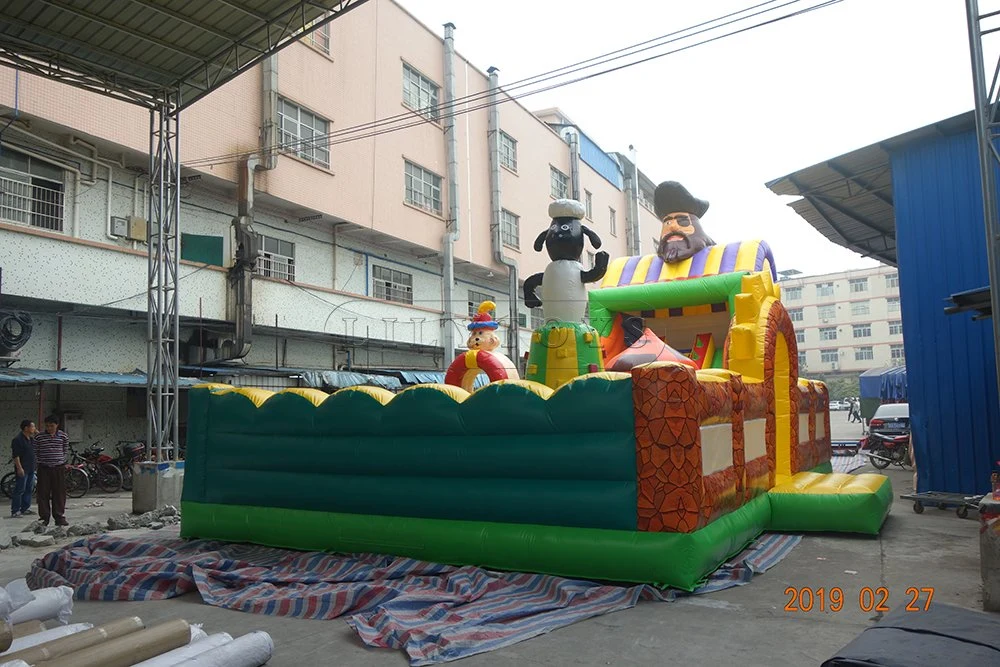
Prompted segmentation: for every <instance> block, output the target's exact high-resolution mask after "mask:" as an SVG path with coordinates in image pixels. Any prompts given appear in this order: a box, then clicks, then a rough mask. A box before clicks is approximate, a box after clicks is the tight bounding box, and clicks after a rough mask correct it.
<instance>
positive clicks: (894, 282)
mask: <svg viewBox="0 0 1000 667" xmlns="http://www.w3.org/2000/svg"><path fill="white" fill-rule="evenodd" d="M885 288H886V289H898V288H899V274H898V273H887V274H886V275H885Z"/></svg>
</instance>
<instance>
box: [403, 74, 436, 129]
mask: <svg viewBox="0 0 1000 667" xmlns="http://www.w3.org/2000/svg"><path fill="white" fill-rule="evenodd" d="M440 90H441V88H440V87H439V86H438V85H437V84H436V83H434V82H433V81H431V80H430V79H428V78H427V77H426V76H424V75H423V74H421V73H420V72H418V71H417V70H415V69H413V68H412V67H410V66H409V65H407V64H406V63H403V104H405V105H406V106H408V107H409V108H411V109H413V110H414V111H418V112H420V113H421V114H423V116H424V117H425V118H427V120H433V121H437V120H438V118H439V117H440V113H441V112H440V109H438V93H439V91H440Z"/></svg>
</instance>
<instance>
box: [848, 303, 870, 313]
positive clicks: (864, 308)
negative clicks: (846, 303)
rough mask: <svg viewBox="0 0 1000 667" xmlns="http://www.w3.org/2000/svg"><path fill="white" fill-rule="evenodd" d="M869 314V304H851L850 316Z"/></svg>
mask: <svg viewBox="0 0 1000 667" xmlns="http://www.w3.org/2000/svg"><path fill="white" fill-rule="evenodd" d="M871 312H872V309H871V303H870V302H868V301H855V302H854V303H852V304H851V315H870V314H871Z"/></svg>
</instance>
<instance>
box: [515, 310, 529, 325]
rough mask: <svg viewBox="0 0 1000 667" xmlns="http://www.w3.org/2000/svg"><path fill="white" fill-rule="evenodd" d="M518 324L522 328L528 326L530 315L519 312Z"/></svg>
mask: <svg viewBox="0 0 1000 667" xmlns="http://www.w3.org/2000/svg"><path fill="white" fill-rule="evenodd" d="M517 326H519V327H521V328H522V329H523V328H525V327H526V326H528V316H527V315H525V314H524V313H518V314H517Z"/></svg>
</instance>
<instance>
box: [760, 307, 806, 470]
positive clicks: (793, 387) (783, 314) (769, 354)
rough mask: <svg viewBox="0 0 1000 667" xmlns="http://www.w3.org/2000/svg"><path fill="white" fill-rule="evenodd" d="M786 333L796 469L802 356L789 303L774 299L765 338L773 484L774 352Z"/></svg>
mask: <svg viewBox="0 0 1000 667" xmlns="http://www.w3.org/2000/svg"><path fill="white" fill-rule="evenodd" d="M779 335H781V336H784V337H785V342H786V344H787V346H788V355H789V369H788V370H789V375H790V386H789V387H788V394H789V400H790V401H791V414H792V417H793V418H792V419H791V420H790V424H789V426H790V428H791V434H790V444H791V448H790V449H791V452H790V456H791V461H790V462H791V469H792V470H796V459H797V458H798V455H797V454H798V447H796V446H795V443H797V442H798V438H799V420H798V414H799V387H798V381H799V357H798V354H797V349H798V348H797V347H796V344H795V327H794V326H792V320H791V319H790V318H789V317H788V311H786V310H785V307H784V306H782V305H781V302H780V301H774V302H772V303H771V307H770V308H769V309H768V312H767V331H766V333H765V338H764V378H765V381H764V389H765V392H766V394H767V424H766V426H765V434H766V436H765V437H766V439H767V457H768V459H769V460H770V461H771V472H770V486H774V473H775V469H774V462H775V457H776V452H775V446H776V442H777V441H776V436H775V434H776V430H777V421H776V418H775V414H774V410H775V405H776V403H775V395H774V382H773V381H771V379H770V378H773V377H774V355H775V349H776V347H777V344H778V336H779Z"/></svg>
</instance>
